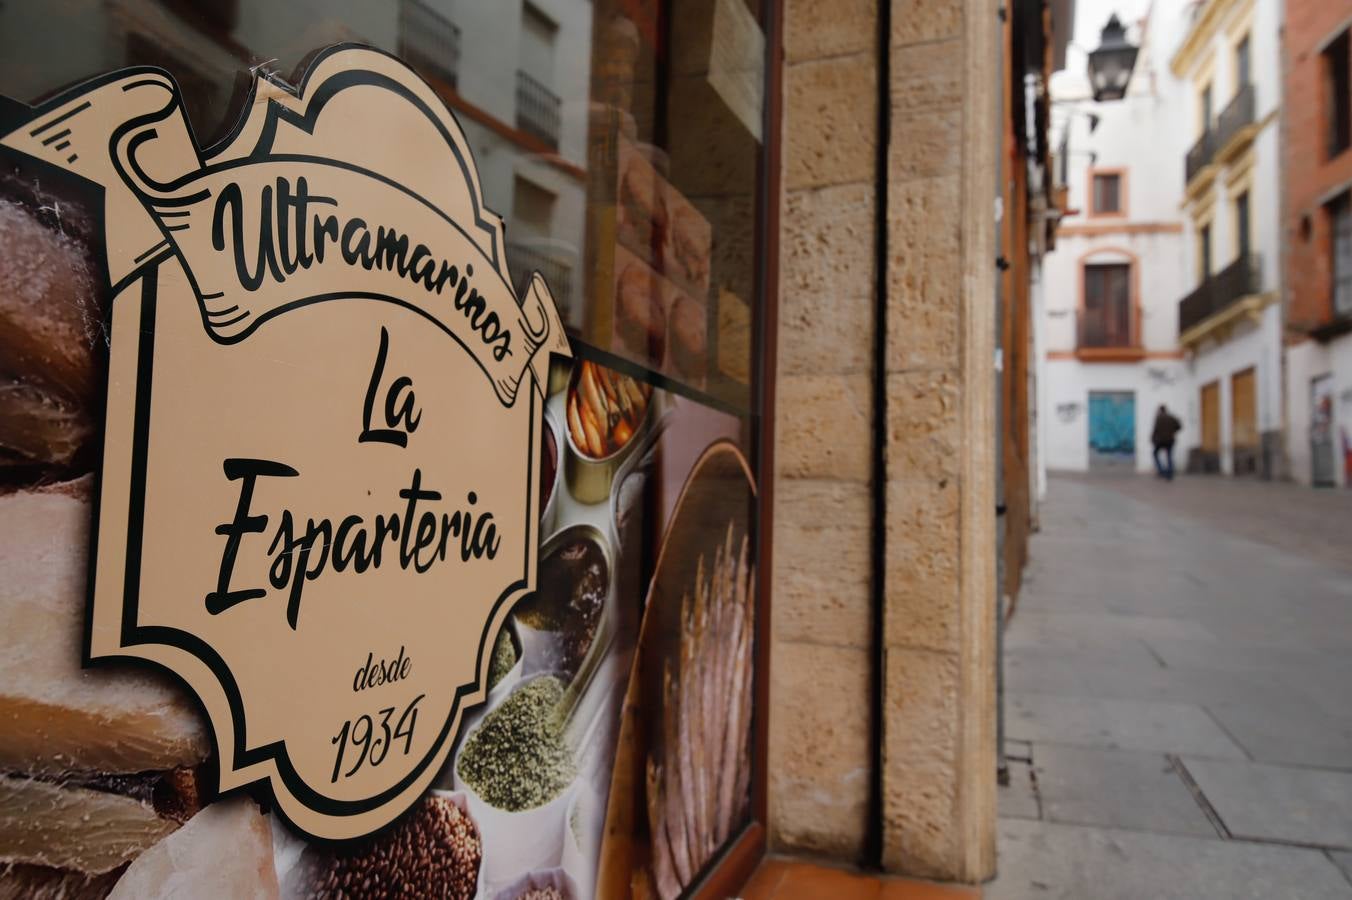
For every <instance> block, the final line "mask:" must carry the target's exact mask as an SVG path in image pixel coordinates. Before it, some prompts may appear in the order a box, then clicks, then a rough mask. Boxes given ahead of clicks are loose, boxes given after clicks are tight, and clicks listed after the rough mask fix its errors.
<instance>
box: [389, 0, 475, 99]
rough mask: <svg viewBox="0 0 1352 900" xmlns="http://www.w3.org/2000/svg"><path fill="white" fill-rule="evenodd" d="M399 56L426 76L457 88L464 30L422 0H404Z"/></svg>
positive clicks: (400, 24)
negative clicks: (461, 40)
mask: <svg viewBox="0 0 1352 900" xmlns="http://www.w3.org/2000/svg"><path fill="white" fill-rule="evenodd" d="M399 55H400V56H401V57H403V58H404V61H405V62H407V63H408V64H409V65H411V66H412V67H413V68H415V69H417V70H418V71H419V72H421V73H422V74H423V75H424V77H430V78H434V79H436V80H438V81H442V82H445V83H446V84H447V85H449V86H450V87H456V82H457V76H458V74H459V71H460V29H459V28H458V27H456V26H455V25H454V24H452V23H451V22H450V21H449V20H447V19H446V18H445V17H443V16H442V15H441V14H440V13H438V12H437V11H436V10H434V9H432V8H431V7H429V6H428V5H427V4H425V3H421V2H419V0H400V2H399Z"/></svg>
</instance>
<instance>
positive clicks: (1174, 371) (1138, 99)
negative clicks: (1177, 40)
mask: <svg viewBox="0 0 1352 900" xmlns="http://www.w3.org/2000/svg"><path fill="white" fill-rule="evenodd" d="M1158 5H1159V4H1156V6H1158ZM1149 7H1150V4H1149V3H1148V2H1141V3H1134V2H1125V3H1123V2H1100V0H1081V2H1080V3H1079V5H1078V6H1077V8H1076V35H1075V42H1076V43H1077V44H1079V45H1080V46H1081V47H1096V46H1098V43H1099V32H1100V30H1101V29H1102V28H1103V25H1104V24H1105V23H1106V22H1107V20H1108V17H1109V15H1111V14H1113V13H1117V14H1118V16H1119V17H1120V18H1121V19H1122V22H1123V24H1125V25H1127V26H1128V37H1129V39H1131V40H1133V41H1140V42H1141V51H1140V54H1139V55H1138V58H1137V65H1136V70H1135V71H1134V73H1133V75H1132V81H1131V84H1130V86H1129V88H1128V95H1127V97H1126V98H1125V99H1123V100H1121V101H1116V102H1109V103H1095V102H1093V100H1092V99H1090V92H1089V85H1088V80H1087V78H1086V76H1085V57H1084V54H1083V53H1079V52H1077V51H1076V50H1074V48H1072V50H1071V57H1070V59H1069V60H1068V62H1067V69H1066V71H1064V72H1061V73H1058V74H1057V75H1055V76H1053V78H1052V83H1051V89H1052V97H1053V102H1054V106H1053V134H1052V145H1053V148H1054V150H1056V149H1058V148H1059V146H1060V138H1061V136H1062V134H1068V137H1069V148H1070V154H1069V157H1068V166H1067V168H1068V178H1067V186H1068V187H1069V189H1070V193H1069V206H1070V208H1071V209H1072V210H1075V211H1076V212H1075V214H1073V215H1070V216H1067V217H1066V218H1064V219H1063V220H1062V224H1063V226H1070V227H1071V229H1072V230H1073V229H1074V228H1075V227H1076V226H1093V227H1094V228H1111V229H1112V230H1111V231H1110V232H1109V233H1104V234H1067V233H1066V230H1065V228H1063V229H1062V230H1061V231H1060V233H1059V234H1058V236H1057V239H1056V249H1055V251H1054V252H1052V253H1050V254H1048V255H1047V257H1046V259H1045V260H1044V271H1043V290H1042V294H1043V303H1042V306H1043V309H1042V310H1041V312H1040V328H1035V332H1036V333H1038V334H1039V337H1040V342H1041V345H1042V348H1043V350H1044V360H1045V362H1044V368H1043V373H1042V381H1043V384H1042V386H1041V387H1040V390H1039V401H1040V406H1039V412H1040V420H1039V425H1040V437H1041V449H1042V453H1043V458H1044V459H1045V461H1046V466H1047V468H1048V469H1050V470H1058V469H1060V470H1067V469H1068V470H1083V469H1086V468H1087V467H1088V466H1089V395H1090V393H1091V392H1093V391H1130V392H1131V393H1132V394H1134V396H1135V407H1136V467H1137V469H1138V470H1140V471H1143V472H1144V471H1149V470H1150V469H1151V468H1152V466H1153V462H1152V455H1151V454H1152V450H1153V447H1152V446H1151V443H1150V432H1151V429H1152V428H1153V426H1154V417H1155V411H1156V409H1157V408H1158V407H1159V405H1160V404H1161V403H1165V404H1167V405H1168V406H1169V407H1170V408H1171V409H1172V410H1174V411H1175V414H1176V415H1179V417H1180V418H1182V413H1181V409H1182V406H1183V404H1184V403H1185V401H1186V397H1187V384H1188V376H1187V372H1186V368H1185V364H1184V362H1183V361H1182V359H1181V358H1180V354H1179V353H1178V302H1179V300H1181V299H1182V298H1183V296H1184V295H1185V294H1186V293H1187V291H1188V290H1189V289H1190V287H1191V286H1190V284H1189V282H1188V279H1189V277H1190V273H1189V271H1188V268H1187V262H1186V260H1185V252H1186V245H1185V236H1184V233H1183V231H1184V224H1183V217H1182V212H1181V210H1180V207H1179V200H1180V198H1181V197H1182V193H1183V156H1184V153H1185V152H1186V150H1187V140H1186V136H1185V135H1184V117H1185V115H1186V113H1187V110H1186V109H1185V108H1183V107H1182V106H1181V104H1179V103H1178V102H1177V99H1176V96H1174V95H1172V94H1171V93H1170V92H1169V91H1168V90H1166V88H1167V84H1166V81H1167V80H1168V79H1170V78H1172V76H1171V75H1170V74H1169V72H1168V58H1167V56H1163V55H1162V54H1161V53H1160V52H1159V51H1158V50H1157V47H1158V46H1159V45H1160V43H1161V42H1162V41H1166V40H1168V35H1167V34H1164V33H1163V31H1164V29H1166V28H1167V27H1168V26H1169V23H1168V22H1167V21H1166V20H1165V18H1164V17H1161V16H1159V15H1152V17H1151V19H1150V20H1149V21H1146V22H1143V21H1142V19H1143V17H1144V16H1145V14H1146V11H1147V9H1148V8H1149ZM1091 115H1092V116H1095V117H1097V125H1096V127H1094V128H1093V130H1092V131H1091V129H1090V124H1091V120H1090V116H1091ZM1092 168H1113V169H1123V170H1125V173H1126V180H1125V184H1124V187H1125V193H1124V197H1125V207H1126V210H1125V212H1126V215H1125V216H1124V217H1122V218H1116V219H1109V218H1103V217H1096V216H1090V215H1089V214H1088V212H1089V178H1090V172H1091V169H1092ZM1115 261H1127V262H1131V263H1132V264H1133V266H1134V272H1133V277H1134V281H1135V284H1134V289H1135V299H1136V300H1137V302H1138V303H1139V306H1140V324H1141V335H1140V337H1141V345H1142V346H1143V348H1144V350H1145V351H1146V356H1145V358H1144V359H1142V360H1140V361H1138V362H1113V363H1104V362H1085V361H1083V360H1082V359H1077V358H1074V351H1075V350H1076V347H1077V343H1078V336H1077V317H1078V314H1079V306H1080V303H1081V290H1082V287H1081V285H1082V279H1083V272H1082V266H1083V265H1084V264H1085V263H1087V262H1115ZM1178 462H1179V463H1180V464H1181V463H1182V459H1181V458H1180V459H1179V460H1178Z"/></svg>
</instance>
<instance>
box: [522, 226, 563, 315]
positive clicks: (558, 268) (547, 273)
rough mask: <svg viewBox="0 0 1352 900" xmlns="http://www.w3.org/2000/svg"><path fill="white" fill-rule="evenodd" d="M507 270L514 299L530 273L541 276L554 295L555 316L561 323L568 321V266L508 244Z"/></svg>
mask: <svg viewBox="0 0 1352 900" xmlns="http://www.w3.org/2000/svg"><path fill="white" fill-rule="evenodd" d="M507 270H508V271H509V272H510V273H511V276H512V284H513V285H514V286H515V287H516V293H517V296H518V297H519V296H522V295H524V294H525V291H526V288H527V286H528V283H527V279H529V278H530V276H531V273H532V272H539V273H540V274H541V275H543V276H544V277H545V283H546V284H548V285H549V291H550V293H551V294H553V295H554V301H555V303H557V304H558V307H559V315H561V316H562V317H563V319H564V321H567V320H568V311H569V310H570V309H571V308H572V302H573V267H572V266H571V265H570V264H569V263H567V262H565V261H563V260H560V259H558V258H557V257H555V256H552V255H550V254H549V253H543V252H541V251H540V250H539V249H538V248H537V247H533V246H531V245H530V244H518V243H516V242H514V241H508V242H507Z"/></svg>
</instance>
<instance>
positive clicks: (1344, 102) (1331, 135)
mask: <svg viewBox="0 0 1352 900" xmlns="http://www.w3.org/2000/svg"><path fill="white" fill-rule="evenodd" d="M1349 34H1350V32H1348V31H1344V32H1343V33H1342V34H1340V35H1338V36H1337V37H1336V38H1334V39H1333V42H1332V43H1330V44H1329V45H1328V46H1327V47H1325V48H1324V52H1323V57H1324V86H1325V87H1324V98H1325V102H1326V103H1327V104H1328V106H1327V108H1326V109H1325V110H1324V128H1325V144H1326V146H1327V148H1328V155H1329V158H1330V159H1332V158H1333V157H1335V156H1337V155H1338V154H1340V153H1342V152H1343V151H1344V150H1346V149H1347V148H1348V147H1349V146H1352V71H1349V68H1348V67H1349V65H1352V53H1349V49H1352V48H1350V47H1349Z"/></svg>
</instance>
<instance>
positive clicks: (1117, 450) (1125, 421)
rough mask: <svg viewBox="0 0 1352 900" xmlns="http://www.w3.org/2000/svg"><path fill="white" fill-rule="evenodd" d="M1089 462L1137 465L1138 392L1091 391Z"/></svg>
mask: <svg viewBox="0 0 1352 900" xmlns="http://www.w3.org/2000/svg"><path fill="white" fill-rule="evenodd" d="M1089 466H1090V468H1094V469H1098V468H1119V469H1120V468H1125V469H1128V470H1130V469H1134V468H1135V466H1136V394H1135V393H1133V392H1132V391H1090V392H1089Z"/></svg>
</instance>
